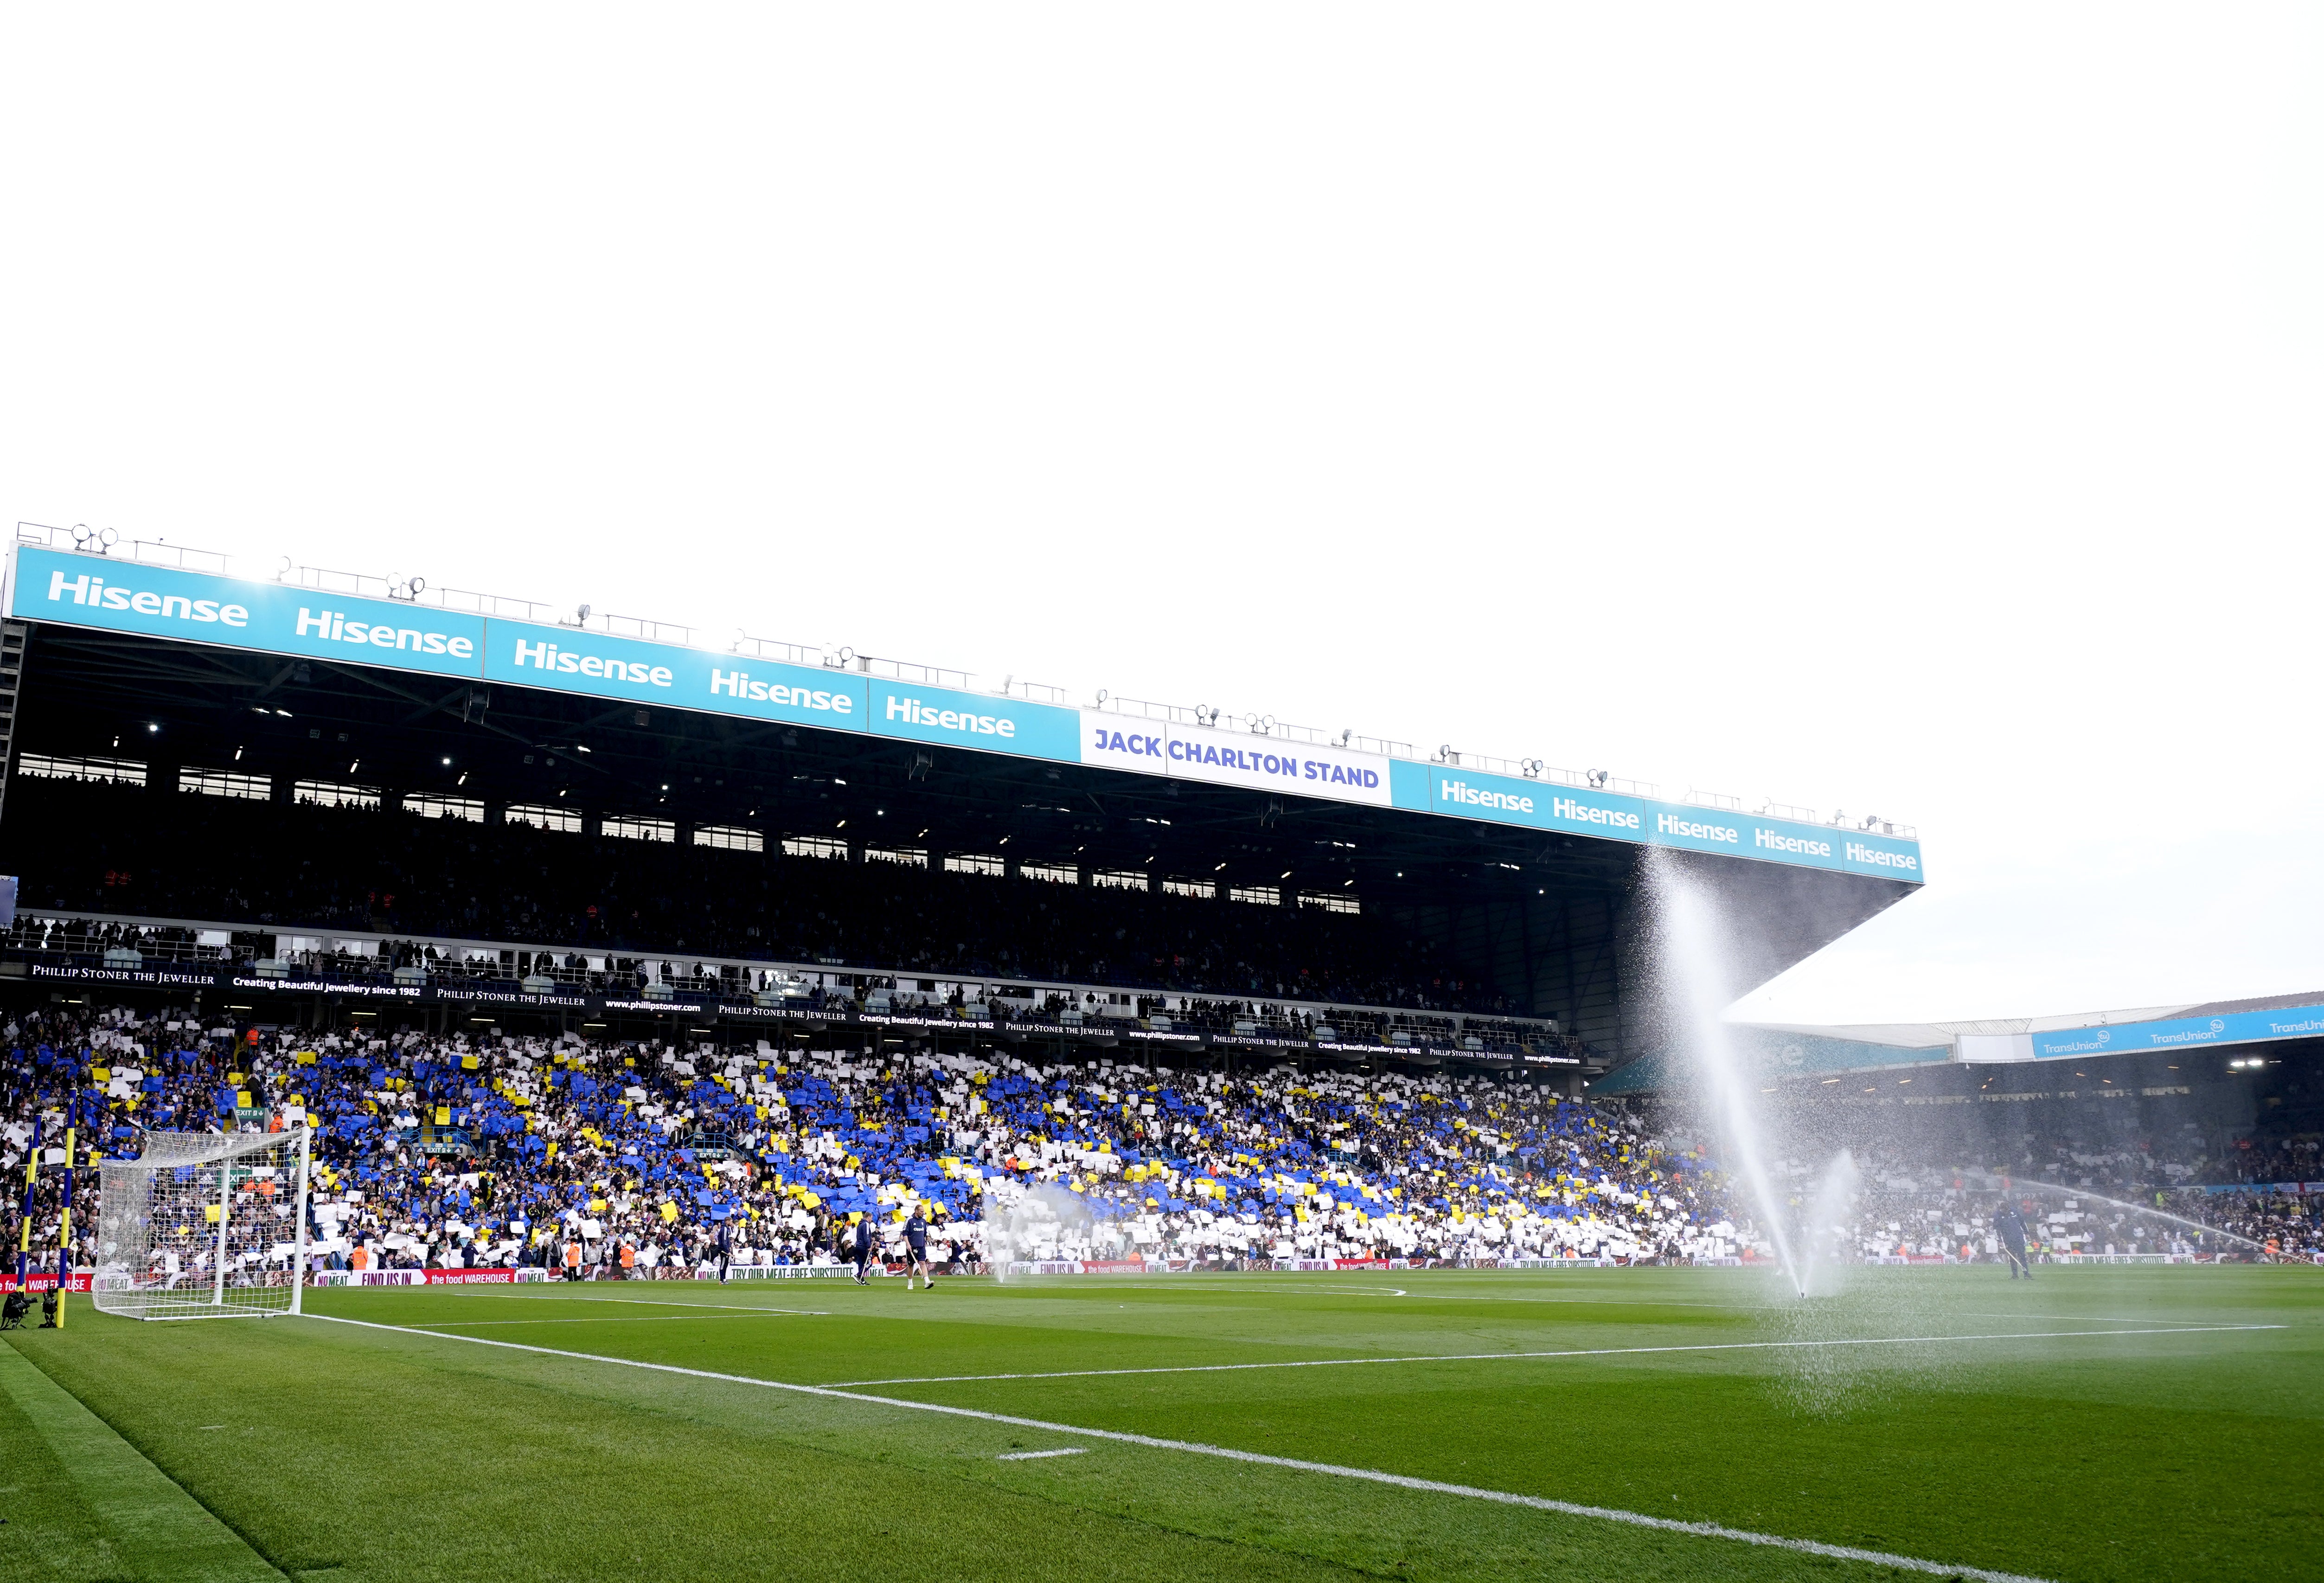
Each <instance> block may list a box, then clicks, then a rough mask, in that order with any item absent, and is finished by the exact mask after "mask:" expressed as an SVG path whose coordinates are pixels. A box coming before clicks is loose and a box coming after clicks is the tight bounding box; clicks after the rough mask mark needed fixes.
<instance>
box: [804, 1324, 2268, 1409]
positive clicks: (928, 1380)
mask: <svg viewBox="0 0 2324 1583" xmlns="http://www.w3.org/2000/svg"><path fill="white" fill-rule="evenodd" d="M2289 1329H2291V1327H2290V1326H2289V1325H2171V1326H2166V1327H2163V1328H2162V1329H2158V1330H2014V1331H2002V1332H1997V1333H1995V1334H1993V1335H1987V1336H1841V1337H1834V1338H1831V1339H1825V1340H1812V1341H1703V1342H1696V1343H1694V1344H1692V1345H1690V1346H1683V1347H1582V1348H1572V1349H1571V1350H1568V1351H1562V1352H1445V1353H1436V1354H1414V1355H1398V1356H1397V1357H1393V1358H1289V1359H1278V1360H1275V1361H1271V1362H1267V1363H1183V1364H1176V1365H1171V1366H1168V1367H1157V1368H1067V1369H1057V1370H1055V1371H1053V1372H1050V1373H1045V1374H935V1375H907V1376H899V1377H898V1378H894V1379H884V1380H834V1381H832V1382H831V1388H832V1389H833V1390H835V1391H846V1390H853V1389H854V1388H855V1387H856V1386H858V1385H968V1384H971V1383H973V1382H975V1381H979V1380H1078V1379H1094V1378H1097V1377H1100V1376H1106V1375H1128V1374H1235V1373H1239V1372H1240V1371H1242V1370H1244V1369H1253V1368H1347V1367H1353V1366H1355V1365H1358V1364H1365V1363H1497V1362H1503V1361H1508V1360H1513V1359H1517V1358H1619V1357H1623V1356H1626V1355H1628V1354H1632V1353H1644V1352H1753V1351H1772V1350H1776V1349H1780V1348H1792V1347H1903V1346H1908V1345H1923V1344H1926V1343H1930V1342H1936V1341H2056V1340H2064V1339H2069V1338H2071V1337H2075V1336H2186V1335H2195V1334H2199V1333H2202V1332H2205V1331H2210V1330H2289ZM865 1400H867V1401H869V1400H871V1398H869V1397H866V1398H865Z"/></svg>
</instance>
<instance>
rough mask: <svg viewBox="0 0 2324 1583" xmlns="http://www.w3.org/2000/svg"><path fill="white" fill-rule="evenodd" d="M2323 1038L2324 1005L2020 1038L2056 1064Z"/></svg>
mask: <svg viewBox="0 0 2324 1583" xmlns="http://www.w3.org/2000/svg"><path fill="white" fill-rule="evenodd" d="M2319 1035H2324V1006H2292V1007H2284V1008H2280V1009H2277V1010H2274V1011H2229V1012H2223V1013H2221V1014H2220V1015H2219V1016H2217V1017H2165V1018H2163V1019H2161V1020H2159V1021H2155V1022H2118V1023H2114V1024H2112V1025H2110V1026H2106V1027H2095V1028H2058V1029H2055V1030H2053V1031H2052V1032H2050V1033H2046V1034H2024V1035H2018V1036H2019V1037H2022V1038H2024V1040H2025V1041H2026V1048H2027V1051H2028V1053H2029V1054H2031V1055H2032V1057H2033V1059H2034V1060H2036V1061H2054V1060H2057V1059H2058V1058H2060V1057H2061V1056H2067V1055H2083V1056H2088V1055H2127V1054H2136V1053H2138V1052H2141V1051H2153V1050H2184V1049H2188V1048H2190V1047H2191V1046H2193V1045H2255V1044H2261V1043H2264V1042H2265V1041H2267V1040H2270V1039H2313V1038H2316V1037H2318V1036H2319ZM1988 1059H1990V1057H1988ZM2018 1059H2021V1060H2022V1059H2024V1056H2020V1057H2018Z"/></svg>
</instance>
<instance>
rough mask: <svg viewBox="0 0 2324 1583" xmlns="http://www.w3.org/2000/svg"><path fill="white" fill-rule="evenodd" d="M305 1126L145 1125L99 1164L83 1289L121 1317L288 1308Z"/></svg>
mask: <svg viewBox="0 0 2324 1583" xmlns="http://www.w3.org/2000/svg"><path fill="white" fill-rule="evenodd" d="M313 1138H314V1134H313V1133H312V1132H311V1131H310V1130H309V1129H308V1128H306V1127H295V1128H292V1129H291V1130H289V1131H284V1132H270V1133H198V1132H149V1133H147V1134H145V1135H144V1139H143V1147H142V1148H141V1149H140V1150H139V1152H138V1155H137V1157H136V1158H135V1159H134V1160H114V1159H107V1160H104V1161H101V1162H99V1165H98V1170H99V1177H98V1200H97V1269H96V1273H95V1275H94V1276H93V1277H92V1278H91V1280H90V1282H89V1298H90V1301H91V1302H94V1303H95V1304H96V1305H97V1309H98V1311H100V1312H104V1313H117V1314H124V1315H126V1316H128V1317H129V1318H131V1319H145V1320H170V1319H226V1318H250V1317H257V1318H263V1317H265V1316H266V1315H268V1314H278V1313H297V1312H298V1311H299V1297H300V1288H301V1287H302V1286H304V1285H305V1284H306V1272H307V1181H308V1163H309V1147H310V1145H311V1144H312V1141H313Z"/></svg>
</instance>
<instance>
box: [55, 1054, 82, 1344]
mask: <svg viewBox="0 0 2324 1583" xmlns="http://www.w3.org/2000/svg"><path fill="white" fill-rule="evenodd" d="M79 1122H80V1096H79V1095H78V1094H75V1095H74V1096H73V1100H72V1106H71V1108H70V1109H68V1110H67V1111H66V1112H65V1199H64V1219H63V1220H62V1221H61V1222H60V1224H59V1225H58V1227H57V1329H59V1330H63V1329H64V1328H65V1279H66V1277H67V1276H68V1275H71V1273H72V1190H73V1133H74V1131H75V1129H76V1128H77V1127H78V1125H79Z"/></svg>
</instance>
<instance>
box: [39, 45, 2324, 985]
mask: <svg viewBox="0 0 2324 1583" xmlns="http://www.w3.org/2000/svg"><path fill="white" fill-rule="evenodd" d="M816 9H817V11H818V12H823V13H827V12H829V11H831V10H832V9H833V8H827V7H826V8H816ZM1607 9H1608V8H1603V7H1600V8H1587V9H1586V10H1585V8H1582V7H1568V8H1563V9H1562V10H1561V9H1552V8H1545V7H1542V6H1539V5H1521V6H1509V7H1497V6H1487V5H1471V6H1464V7H1459V8H1452V7H1443V6H1420V5H1410V6H1405V7H1394V8H1392V7H1381V6H1372V5H1347V4H1336V3H1335V4H1333V5H1269V6H1252V5H1183V4H1179V5H1169V6H1157V7H1148V8H1145V9H1142V10H1139V9H1130V8H1122V7H1092V6H1088V5H1073V6H1057V7H1054V8H1041V7H1029V6H1002V7H991V6H986V7H958V6H920V5H890V6H885V7H881V8H877V9H876V10H875V11H863V10H860V9H852V8H851V10H850V14H848V15H846V16H844V17H835V16H832V15H829V14H810V13H809V12H808V11H807V9H806V8H798V9H795V10H788V11H785V10H773V11H770V10H769V9H768V8H765V7H752V8H747V9H736V10H733V11H720V10H716V9H714V8H708V7H687V8H658V9H631V10H628V11H625V12H618V13H616V12H605V11H600V10H593V9H591V8H588V7H577V6H571V5H558V6H498V7H450V6H403V7H394V8H390V9H386V10H372V11H368V12H356V11H350V10H346V9H344V8H317V7H309V6H299V7H280V8H267V7H263V6H245V7H234V8H217V7H205V8H193V9H189V8H176V7H172V8H156V9H150V10H143V11H141V10H139V9H137V8H134V7H107V8H104V9H103V10H101V11H91V10H88V9H87V8H74V7H61V6H51V7H29V6H19V7H16V8H14V9H13V10H12V11H10V12H9V13H8V14H7V15H6V17H5V21H0V228H5V231H4V232H0V234H5V248H0V497H5V501H0V504H5V505H6V506H8V507H12V508H13V511H14V517H16V518H19V519H24V520H33V521H41V522H51V523H59V524H71V523H76V522H87V523H89V524H92V525H97V526H109V527H113V528H116V529H120V530H121V531H122V532H123V533H124V534H125V535H131V536H135V537H143V538H157V537H158V538H169V539H171V540H172V541H173V542H182V543H186V544H189V545H195V546H199V547H204V548H218V549H225V550H228V551H234V552H238V553H244V554H248V555H252V556H254V557H273V556H277V555H281V554H286V553H287V554H290V555H292V556H294V557H297V558H298V559H300V560H301V561H304V562H308V563H309V564H315V565H321V566H336V567H342V568H346V569H352V570H363V571H372V572H391V571H392V572H400V573H406V574H409V573H414V572H416V573H420V574H421V575H426V576H427V577H428V578H429V579H430V580H431V581H432V582H435V583H438V584H452V585H456V586H465V587H475V588H483V589H487V590H491V591H493V592H500V593H508V594H523V595H528V596H530V597H536V598H541V599H549V600H557V601H562V602H567V603H570V602H576V601H580V600H587V601H589V602H591V603H594V604H595V606H596V607H597V608H598V609H600V610H608V609H610V610H615V611H620V612H628V613H636V614H641V615H648V616H653V617H657V618H659V619H663V620H670V621H686V622H690V623H692V624H695V625H696V626H698V627H701V628H704V629H707V630H709V632H710V633H711V634H713V635H714V636H715V637H716V638H717V639H719V640H722V642H723V640H724V638H725V637H727V636H729V635H731V630H732V629H733V628H734V627H735V626H738V625H739V626H744V627H747V628H748V629H749V630H752V632H754V633H757V634H761V635H764V636H771V637H780V638H787V639H790V640H796V641H803V642H821V641H829V642H834V643H839V642H844V643H848V644H852V645H853V647H855V648H856V649H859V650H862V651H864V652H869V653H873V654H880V655H888V656H894V657H898V658H906V659H914V660H920V661H923V662H927V663H934V664H942V665H948V666H954V667H961V668H964V669H970V670H973V671H976V672H978V673H980V674H981V675H982V676H987V677H989V678H990V679H991V682H993V683H994V684H997V683H998V681H999V679H1000V677H1001V676H1002V675H1003V674H1008V673H1013V674H1014V675H1016V676H1019V677H1028V676H1029V677H1032V678H1035V679H1037V680H1042V681H1048V682H1053V683H1056V684H1059V685H1062V686H1067V687H1069V688H1072V689H1073V690H1074V691H1075V692H1076V693H1077V694H1081V695H1087V694H1089V693H1090V692H1093V690H1094V689H1096V688H1098V687H1108V688H1111V689H1112V690H1113V691H1114V692H1116V693H1123V694H1129V695H1135V696H1143V697H1152V698H1158V699H1164V700H1168V701H1172V702H1177V703H1186V704H1191V703H1194V702H1197V701H1203V702H1210V703H1214V704H1225V705H1227V706H1229V707H1231V708H1234V709H1237V710H1241V709H1257V710H1262V711H1265V712H1268V713H1274V714H1276V715H1277V716H1278V717H1279V718H1282V719H1285V720H1291V721H1297V722H1304V723H1310V724H1314V725H1317V726H1322V727H1324V728H1327V729H1330V730H1332V731H1334V732H1336V731H1337V730H1338V729H1339V728H1341V727H1342V726H1354V727H1355V728H1356V729H1357V730H1358V731H1360V732H1364V733H1367V734H1373V735H1382V736H1389V737H1395V738H1399V739H1403V740H1406V741H1413V742H1415V743H1416V744H1419V745H1421V746H1422V747H1423V748H1425V749H1433V748H1434V746H1435V745H1436V744H1438V743H1440V742H1448V741H1449V742H1451V743H1452V744H1453V745H1455V746H1456V747H1462V748H1465V749H1468V750H1472V751H1481V752H1490V753H1497V754H1501V755H1505V756H1508V757H1512V758H1515V757H1521V756H1539V757H1542V758H1544V759H1547V760H1549V761H1550V762H1551V763H1553V764H1560V765H1566V766H1571V767H1573V768H1589V767H1594V766H1604V767H1609V768H1612V769H1613V770H1614V771H1615V772H1616V773H1617V774H1619V775H1624V776H1630V777H1636V778H1645V779H1652V780H1655V781H1658V782H1660V783H1661V784H1662V786H1663V787H1664V788H1665V792H1666V793H1668V794H1670V795H1673V796H1675V795H1678V794H1681V793H1683V792H1685V791H1686V790H1688V789H1689V788H1690V787H1703V788H1708V789H1712V790H1719V791H1726V792H1731V793H1735V794H1738V795H1740V796H1745V797H1746V798H1748V799H1750V801H1751V802H1752V804H1753V805H1757V802H1758V800H1759V799H1761V798H1763V797H1766V796H1775V797H1777V798H1779V799H1782V800H1784V801H1787V802H1793V803H1800V804H1805V805H1810V806H1813V807H1816V808H1819V809H1822V810H1826V811H1829V810H1831V808H1833V807H1834V806H1839V807H1843V808H1845V809H1847V810H1849V812H1850V813H1853V814H1862V813H1867V812H1877V813H1879V814H1882V815H1887V816H1889V817H1891V818H1895V819H1898V820H1904V821H1910V822H1912V823H1914V824H1917V825H1918V826H1919V827H1920V830H1921V833H1922V837H1923V842H1924V843H1925V851H1926V856H1927V861H1928V865H1929V871H1930V875H1931V883H1930V884H1929V886H1928V887H1927V888H1926V890H1925V892H1924V893H1923V894H1921V895H1919V896H1916V897H1914V898H1912V899H1911V900H1909V901H1908V902H1906V903H1904V904H1903V905H1901V906H1899V907H1895V908H1894V909H1893V910H1891V911H1890V912H1889V913H1888V914H1886V915H1885V916H1883V917H1881V918H1880V919H1878V920H1877V921H1875V922H1874V923H1872V924H1870V925H1867V926H1866V927H1864V928H1862V929H1860V930H1858V932H1857V933H1856V934H1854V935H1851V936H1850V937H1849V938H1848V939H1846V940H1844V941H1842V942H1840V943H1838V944H1836V945H1834V946H1833V947H1831V949H1829V950H1827V951H1826V952H1824V953H1821V955H1820V956H1819V957H1817V958H1815V959H1814V960H1812V961H1811V962H1808V963H1805V964H1803V966H1801V967H1800V968H1797V969H1795V970H1794V971H1792V972H1791V973H1789V974H1786V975H1785V976H1784V978H1783V979H1781V980H1777V981H1776V982H1775V984H1773V985H1771V986H1769V987H1768V988H1767V989H1765V990H1763V991H1761V992H1760V993H1759V994H1758V995H1757V996H1755V997H1753V998H1752V999H1750V1000H1749V1001H1748V1002H1747V1003H1746V1007H1745V1009H1746V1010H1747V1011H1748V1013H1750V1014H1752V1015H1756V1016H1763V1017H1780V1018H1784V1019H1791V1020H1806V1021H1824V1020H1834V1021H1836V1020H1858V1019H1864V1020H1893V1019H1904V1018H1923V1017H1968V1016H2006V1015H2024V1014H2038V1013H2045V1012H2059V1011H2072V1010H2080V1009H2085V1008H2091V1009H2095V1008H2103V1007H2120V1006H2135V1005H2147V1004H2158V1003H2163V1002H2169V1001H2179V1000H2184V1001H2192V1000H2199V999H2212V998H2218V997H2226V996H2232V995H2246V994H2264V993H2275V992H2282V991H2287V990H2293V989H2316V988H2324V919H2319V908H2318V906H2317V901H2316V898H2317V897H2318V896H2319V888H2324V887H2320V886H2319V881H2324V862H2319V857H2318V855H2317V845H2318V836H2319V831H2324V790H2319V784H2324V781H2320V780H2319V768H2324V740H2319V732H2318V729H2317V703H2316V695H2317V674H2318V667H2317V663H2316V651H2317V648H2318V625H2319V623H2318V621H2317V618H2316V615H2315V613H2314V607H2315V603H2316V598H2317V588H2318V576H2317V574H2318V571H2319V558H2324V552H2319V544H2318V539H2319V532H2318V529H2319V505H2324V478H2319V437H2324V422H2320V421H2319V419H2324V411H2319V407H2324V400H2319V366H2324V362H2319V355H2320V354H2324V294H2319V290H2318V283H2319V281H2324V110H2319V105H2324V98H2320V97H2319V89H2324V69H2319V68H2324V50H2319V42H2324V23H2319V14H2318V13H2317V12H2316V11H2315V10H2314V9H2313V8H2312V7H2310V8H2303V7H2295V6H2285V7H2266V6H2236V7H2218V6H2211V7H2193V6H2174V7H2161V6H2149V7H2135V6H2124V5H2104V6H2095V5H2093V6H2069V5H2056V6H2044V7H2038V8H2028V7H2024V6H2022V5H2009V6H2001V5H1956V6H1947V7H1942V8H1937V9H1930V8H1922V9H1920V10H1918V11H1914V10H1911V9H1908V8H1898V7H1864V6H1860V5H1846V6H1841V5H1834V6H1830V7H1806V6H1754V7H1735V6H1729V5H1719V6H1710V5H1705V6H1696V7H1689V6H1683V5H1665V6H1657V7H1651V8H1637V7H1626V8H1616V9H1618V10H1619V11H1620V13H1621V14H1618V15H1612V16H1609V15H1602V14H1589V12H1591V11H1596V12H1603V11H1605V10H1607Z"/></svg>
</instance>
